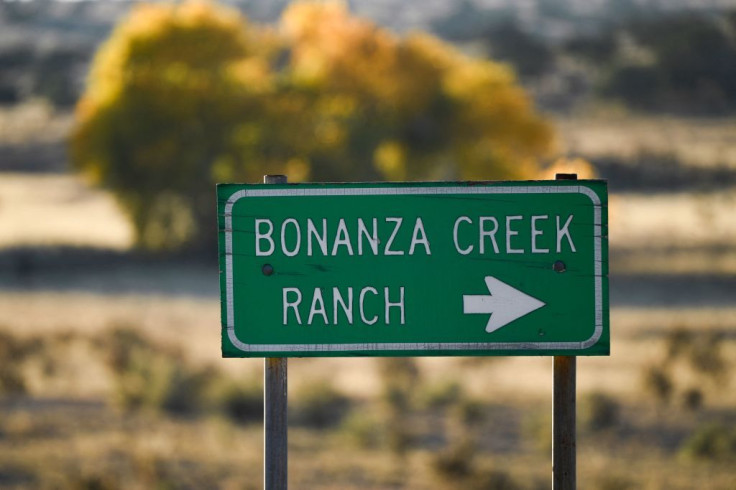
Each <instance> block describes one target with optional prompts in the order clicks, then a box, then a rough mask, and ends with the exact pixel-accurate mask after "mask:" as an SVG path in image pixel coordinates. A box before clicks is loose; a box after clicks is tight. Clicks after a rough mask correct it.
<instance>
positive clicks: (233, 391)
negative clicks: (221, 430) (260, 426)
mask: <svg viewBox="0 0 736 490" xmlns="http://www.w3.org/2000/svg"><path fill="white" fill-rule="evenodd" d="M217 400H218V405H219V406H220V409H221V410H222V412H223V414H224V415H225V416H227V417H228V418H229V419H230V420H232V421H233V422H236V423H238V424H243V425H246V424H250V423H255V422H262V421H263V386H262V385H261V384H260V383H257V382H245V383H236V382H232V381H230V382H228V383H227V384H226V385H225V387H224V389H222V391H221V392H220V394H219V395H218V396H217Z"/></svg>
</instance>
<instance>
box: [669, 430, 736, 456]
mask: <svg viewBox="0 0 736 490" xmlns="http://www.w3.org/2000/svg"><path fill="white" fill-rule="evenodd" d="M679 452H680V455H681V456H683V457H685V458H689V459H702V460H721V461H736V429H734V428H733V426H732V425H729V426H724V425H721V424H717V423H711V424H708V425H705V426H702V427H699V428H698V429H697V430H696V431H695V432H694V433H693V434H692V435H691V436H690V437H689V438H687V439H686V440H685V441H684V442H683V443H682V445H681V446H680V450H679Z"/></svg>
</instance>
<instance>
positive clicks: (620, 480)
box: [595, 472, 638, 490]
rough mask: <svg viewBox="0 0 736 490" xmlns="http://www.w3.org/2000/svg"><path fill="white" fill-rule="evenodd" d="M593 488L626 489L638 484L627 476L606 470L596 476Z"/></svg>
mask: <svg viewBox="0 0 736 490" xmlns="http://www.w3.org/2000/svg"><path fill="white" fill-rule="evenodd" d="M595 488H597V489H598V490H628V489H633V488H638V485H637V484H636V483H635V482H634V481H633V480H632V479H631V478H629V477H627V476H622V475H617V474H609V473H608V472H606V474H603V475H599V476H597V477H596V479H595Z"/></svg>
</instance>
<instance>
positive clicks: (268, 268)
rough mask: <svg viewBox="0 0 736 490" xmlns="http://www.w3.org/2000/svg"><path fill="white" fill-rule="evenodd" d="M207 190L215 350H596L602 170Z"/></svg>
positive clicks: (600, 342) (602, 290) (604, 289)
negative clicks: (586, 175)
mask: <svg viewBox="0 0 736 490" xmlns="http://www.w3.org/2000/svg"><path fill="white" fill-rule="evenodd" d="M217 193H218V216H219V239H220V269H221V271H220V275H221V291H222V351H223V356H225V357H279V356H297V357H301V356H397V355H398V356H415V355H607V354H608V353H609V337H610V336H609V325H608V280H607V274H608V259H607V257H608V242H607V209H608V208H607V187H606V183H605V182H602V181H542V182H495V183H493V182H484V183H478V182H473V183H390V184H378V183H370V184H285V185H268V186H264V185H255V184H253V185H249V184H221V185H218V187H217Z"/></svg>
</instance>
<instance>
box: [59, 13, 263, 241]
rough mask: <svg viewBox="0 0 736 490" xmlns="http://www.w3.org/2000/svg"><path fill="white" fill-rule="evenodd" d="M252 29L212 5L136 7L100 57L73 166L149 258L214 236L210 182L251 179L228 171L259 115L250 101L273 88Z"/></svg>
mask: <svg viewBox="0 0 736 490" xmlns="http://www.w3.org/2000/svg"><path fill="white" fill-rule="evenodd" d="M250 31H251V29H250V28H249V26H248V25H247V24H246V23H245V21H244V20H243V19H242V18H240V17H239V16H238V15H237V14H236V13H235V12H233V11H230V10H227V9H223V8H220V7H214V6H213V5H211V4H205V3H184V4H180V5H176V6H175V5H168V4H155V5H145V4H143V5H140V6H137V7H136V8H134V9H133V11H132V12H131V14H130V15H129V17H128V18H127V19H126V20H125V21H123V22H122V23H121V24H120V25H119V26H118V27H117V29H116V30H115V31H114V32H113V34H112V36H111V38H110V39H109V40H108V41H107V42H106V43H105V44H104V45H103V46H102V47H101V49H100V50H99V52H98V53H97V55H96V58H95V60H94V62H93V66H92V70H91V74H90V78H89V81H88V88H87V91H86V93H85V94H84V96H83V98H82V99H81V101H80V102H79V104H78V107H77V118H78V122H77V125H76V130H75V133H74V135H73V141H72V156H73V161H74V162H75V164H76V165H77V167H78V168H80V169H81V170H83V171H85V172H86V173H87V174H88V175H90V176H91V177H92V178H93V179H95V180H96V181H97V182H99V183H101V184H103V185H104V186H106V187H108V188H110V189H112V191H113V192H114V193H115V195H116V196H117V198H118V200H119V201H120V203H121V204H122V206H123V208H124V209H126V210H127V211H128V213H129V214H130V216H131V218H132V222H133V224H134V227H135V230H136V232H137V236H138V241H139V243H140V244H141V245H142V246H143V247H145V248H148V249H171V248H176V247H179V246H181V245H184V244H189V245H190V246H197V244H202V245H203V246H204V244H205V243H207V240H199V237H201V236H202V234H203V233H209V234H210V235H211V236H212V237H214V235H215V229H214V224H213V223H214V220H213V217H209V216H206V215H205V214H206V213H211V209H213V203H212V188H211V186H210V185H208V184H210V183H213V182H214V181H215V180H216V179H217V178H226V179H227V178H244V177H252V174H255V173H256V172H249V171H248V170H249V169H248V168H247V167H243V166H241V167H238V165H235V164H234V163H233V162H235V161H240V160H241V153H242V152H243V150H244V148H245V147H247V142H248V138H249V137H250V136H249V135H248V122H249V114H254V113H255V114H257V113H259V112H260V109H259V108H258V104H259V100H260V98H259V97H254V96H253V95H254V94H261V93H265V92H268V90H269V84H270V73H269V69H268V66H267V64H265V62H264V59H265V58H264V56H263V55H262V53H260V52H259V53H256V50H257V49H258V48H260V49H263V48H264V46H262V44H263V43H256V42H254V41H253V37H252V36H251V32H250ZM259 44H261V45H259ZM253 161H255V160H253ZM205 224H207V225H209V226H208V229H206V230H205V229H202V226H203V225H205ZM209 241H210V242H211V239H210V240H209Z"/></svg>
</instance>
